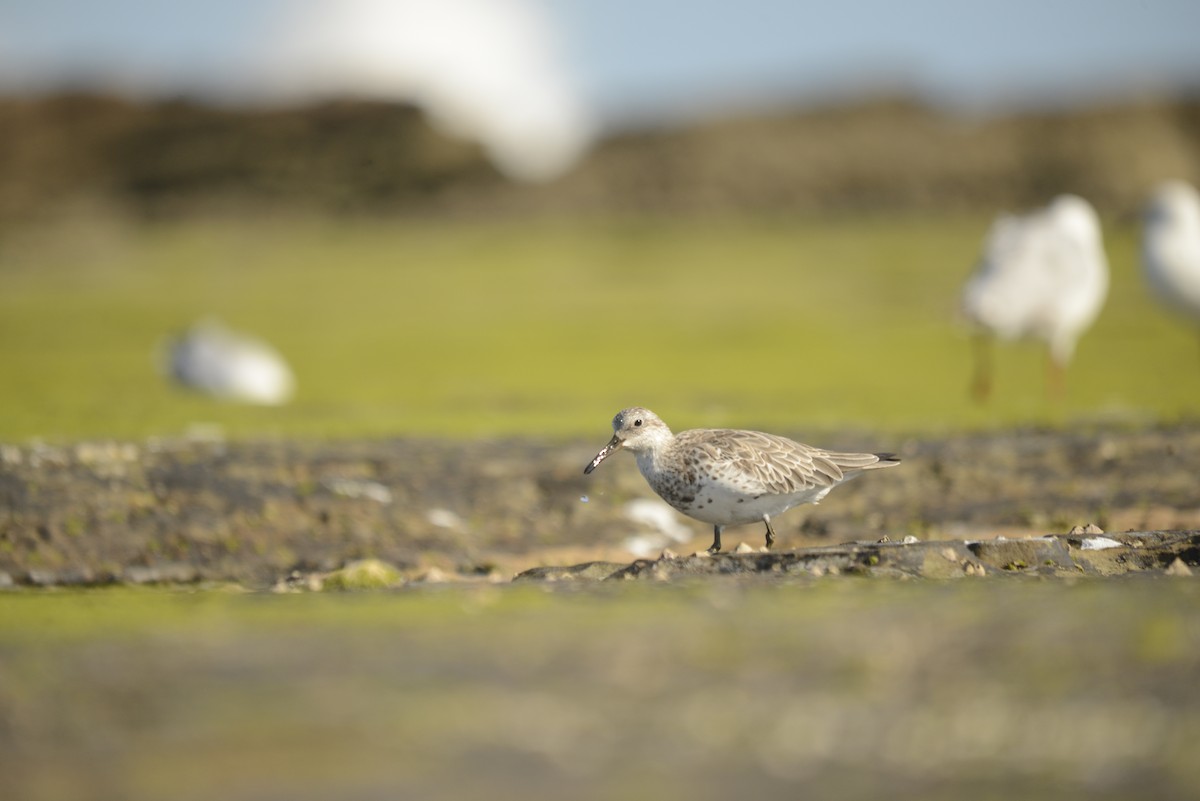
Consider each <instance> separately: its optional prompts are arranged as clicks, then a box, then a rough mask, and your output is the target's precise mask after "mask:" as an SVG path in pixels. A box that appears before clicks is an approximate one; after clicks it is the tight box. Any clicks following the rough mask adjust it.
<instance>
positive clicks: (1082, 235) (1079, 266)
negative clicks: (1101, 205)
mask: <svg viewBox="0 0 1200 801" xmlns="http://www.w3.org/2000/svg"><path fill="white" fill-rule="evenodd" d="M1107 294H1108V260H1107V259H1106V258H1105V255H1104V242H1103V239H1102V237H1101V233H1100V219H1099V217H1097V215H1096V211H1095V209H1093V208H1092V206H1091V204H1090V203H1088V202H1087V201H1086V200H1084V199H1083V198H1081V197H1077V196H1075V195H1059V196H1058V197H1057V198H1055V199H1054V200H1053V201H1052V202H1051V203H1050V205H1048V206H1046V207H1045V208H1044V209H1038V210H1037V211H1034V212H1031V213H1029V214H1026V215H1022V216H1013V215H1004V216H1001V217H999V218H997V219H996V221H995V222H994V223H992V228H991V230H990V231H989V232H988V235H987V239H986V240H985V242H984V247H983V253H982V254H981V256H980V258H979V263H978V265H977V266H976V269H975V272H974V274H973V275H972V276H971V277H970V279H969V280H968V281H967V283H966V286H965V287H964V288H963V295H962V310H963V314H964V315H965V316H966V318H967V319H968V320H969V321H970V322H971V323H972V324H973V325H974V326H975V327H976V328H977V329H978V331H979V335H978V336H977V337H976V345H975V355H976V364H975V375H974V378H973V380H972V384H971V389H972V394H973V395H974V396H975V397H976V398H977V399H978V400H985V399H986V398H987V397H988V395H989V394H990V393H991V387H992V365H991V340H992V339H993V338H999V339H1003V340H1013V339H1019V338H1024V337H1036V338H1037V339H1041V340H1043V341H1045V342H1046V345H1047V348H1048V351H1049V359H1048V361H1047V368H1048V369H1047V388H1048V391H1049V393H1050V394H1051V396H1053V397H1059V396H1061V394H1062V388H1063V373H1064V371H1065V369H1066V366H1067V364H1068V363H1069V362H1070V360H1071V356H1072V355H1073V354H1074V352H1075V343H1076V342H1077V341H1078V339H1079V337H1080V335H1081V334H1082V333H1083V332H1084V331H1085V330H1086V329H1087V328H1088V326H1090V325H1091V324H1092V322H1093V321H1094V320H1095V319H1096V315H1098V314H1099V313H1100V308H1101V307H1102V306H1103V305H1104V299H1105V297H1106V296H1107Z"/></svg>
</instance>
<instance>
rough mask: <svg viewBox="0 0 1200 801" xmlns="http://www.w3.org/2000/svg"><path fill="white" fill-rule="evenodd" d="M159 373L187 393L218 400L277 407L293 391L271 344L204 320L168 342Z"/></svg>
mask: <svg viewBox="0 0 1200 801" xmlns="http://www.w3.org/2000/svg"><path fill="white" fill-rule="evenodd" d="M162 361H163V365H162V367H163V370H164V372H166V373H167V374H168V375H169V376H170V377H171V378H173V379H175V380H176V381H178V382H179V383H180V384H183V385H184V386H186V387H190V388H191V389H195V390H199V391H200V392H204V393H206V394H208V395H212V396H213V397H215V398H220V399H222V400H231V401H239V402H242V403H255V404H261V405H265V406H277V405H279V404H283V403H286V402H287V401H288V400H290V399H291V397H292V392H293V391H294V390H295V385H296V382H295V379H294V378H293V376H292V371H291V368H289V367H288V365H287V362H285V361H284V360H283V357H282V356H280V355H279V353H278V352H276V351H275V349H274V348H272V347H271V346H270V345H268V344H267V343H266V342H263V341H262V340H260V339H257V338H255V337H251V336H248V335H246V334H241V333H238V332H236V331H231V330H230V329H228V328H226V327H225V326H224V325H222V324H221V323H220V322H217V321H216V320H203V321H201V322H198V323H196V324H194V325H193V326H192V327H191V328H189V329H188V330H187V331H185V332H184V333H183V334H181V335H179V336H178V337H176V338H174V339H172V340H171V341H170V342H168V343H167V345H166V348H165V353H164V354H163V359H162Z"/></svg>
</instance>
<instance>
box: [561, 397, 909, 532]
mask: <svg viewBox="0 0 1200 801" xmlns="http://www.w3.org/2000/svg"><path fill="white" fill-rule="evenodd" d="M613 431H614V434H613V438H612V440H611V441H610V442H609V444H608V445H607V446H605V448H604V449H603V450H602V451H601V452H600V453H598V454H597V455H596V458H595V459H593V460H592V462H591V464H589V465H588V467H587V468H586V469H585V472H588V473H590V472H591V471H592V470H593V469H594V468H595V467H596V465H598V464H599V463H600V462H601V461H603V460H604V459H605V458H607V457H608V456H609V455H610V454H611V453H613V452H614V451H617V450H620V449H622V448H624V449H625V450H629V451H631V452H632V453H633V454H634V456H635V457H636V459H637V463H638V468H639V469H640V470H641V472H642V475H643V476H644V477H645V478H646V481H647V482H648V483H649V484H650V488H651V489H653V490H654V491H655V492H656V493H658V495H659V496H660V497H661V498H662V499H663V500H665V501H666V502H667V503H669V504H670V505H671V506H672V507H674V508H675V509H677V510H679V511H680V512H682V513H683V514H685V515H688V516H689V517H692V518H695V519H696V520H701V521H703V522H706V523H711V524H712V525H713V545H712V547H711V548H710V549H709V550H710V551H712V552H716V551H718V550H720V545H721V530H722V529H723V528H724V527H726V526H732V525H739V524H743V523H752V522H759V521H761V522H763V523H765V524H766V526H767V545H768V546H770V544H771V543H772V542H773V541H774V531H773V529H772V527H771V522H770V521H771V517H772V516H775V515H779V514H782V513H783V512H786V511H787V510H788V509H790V508H792V507H793V506H798V505H800V504H802V503H818V502H820V500H821V499H822V498H824V497H825V496H826V495H827V494H828V493H829V491H830V490H832V489H833V488H834V487H836V486H837V485H838V484H841V483H842V482H844V481H847V480H849V479H851V478H853V477H854V476H855V475H857V474H858V473H860V472H861V471H863V470H870V469H873V468H878V467H891V466H893V465H896V464H899V462H900V460H899V459H897V458H896V457H894V456H892V455H890V454H874V453H837V452H835V451H826V450H822V449H820V448H814V447H812V446H810V445H804V444H801V443H799V442H793V441H792V440H790V439H786V438H784V437H778V436H775V435H773V434H764V433H762V432H759V431H739V430H735V429H693V430H690V431H683V432H680V433H679V434H672V433H671V430H670V429H669V428H668V427H667V425H666V424H665V423H664V422H663V421H662V420H661V419H659V417H658V416H657V415H656V414H654V412H651V411H650V410H648V409H643V408H640V407H633V408H630V409H625V410H623V411H622V412H620V413H619V414H617V416H616V417H615V418H613Z"/></svg>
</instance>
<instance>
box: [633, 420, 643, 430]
mask: <svg viewBox="0 0 1200 801" xmlns="http://www.w3.org/2000/svg"><path fill="white" fill-rule="evenodd" d="M641 424H642V421H641V419H640V418H639V419H637V420H634V421H633V426H634V428H637V427H638V426H640V425H641Z"/></svg>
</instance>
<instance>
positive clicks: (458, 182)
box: [0, 92, 1200, 224]
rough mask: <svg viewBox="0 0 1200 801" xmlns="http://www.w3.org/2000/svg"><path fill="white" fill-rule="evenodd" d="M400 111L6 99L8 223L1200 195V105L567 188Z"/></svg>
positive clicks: (674, 161) (842, 133) (679, 143)
mask: <svg viewBox="0 0 1200 801" xmlns="http://www.w3.org/2000/svg"><path fill="white" fill-rule="evenodd" d="M444 130H445V129H444V127H440V126H437V125H435V124H432V123H431V121H430V120H429V118H428V117H427V116H426V115H425V114H424V112H422V111H421V110H420V109H419V108H417V107H416V106H413V105H409V104H405V103H397V102H383V101H370V100H357V99H332V100H326V101H322V102H315V103H308V104H303V105H294V106H290V107H278V106H273V107H261V108H259V107H253V106H246V105H237V106H221V105H214V104H207V103H202V102H199V101H195V100H187V99H174V100H153V101H140V100H131V99H128V98H125V97H122V96H117V95H110V94H99V93H90V92H60V93H55V94H47V95H40V96H31V95H24V96H8V97H0V140H2V141H3V142H4V143H5V146H4V147H3V148H0V224H3V223H13V222H20V221H27V220H37V219H44V218H48V217H49V218H53V217H55V216H61V215H64V214H71V213H74V212H83V213H98V212H103V213H106V214H114V215H119V216H130V217H133V218H150V219H158V218H164V217H167V218H169V217H175V216H182V215H192V214H218V215H219V214H238V215H241V214H244V213H246V212H248V211H269V212H272V213H290V212H296V213H302V214H303V213H319V214H335V215H409V216H430V215H434V216H452V217H457V216H469V217H480V216H481V217H491V216H514V215H515V216H528V215H564V214H596V215H603V214H617V215H629V214H662V215H677V214H713V213H715V214H725V213H747V214H772V213H780V214H827V213H828V214H843V213H845V214H850V213H907V212H911V213H928V212H938V213H959V212H961V213H974V212H987V213H989V214H990V213H993V212H994V211H995V210H996V209H997V208H1007V209H1019V208H1027V207H1031V206H1035V205H1038V204H1041V203H1044V202H1046V201H1047V200H1048V199H1049V198H1050V197H1052V196H1053V195H1055V194H1058V193H1062V192H1072V193H1075V194H1078V195H1081V196H1083V197H1085V198H1087V199H1088V200H1089V201H1091V202H1092V203H1093V204H1095V205H1096V207H1097V209H1098V210H1099V211H1100V213H1101V215H1102V216H1123V215H1128V214H1133V213H1134V212H1135V211H1136V209H1137V208H1138V207H1139V206H1140V204H1141V203H1142V202H1143V201H1144V200H1145V198H1146V196H1147V194H1148V193H1149V192H1150V190H1151V189H1152V187H1153V186H1154V184H1156V183H1158V182H1159V181H1162V180H1166V179H1181V180H1186V181H1191V182H1192V183H1197V182H1200V99H1198V98H1196V97H1195V96H1189V95H1181V96H1178V97H1163V98H1150V97H1146V98H1139V99H1131V100H1128V101H1123V102H1118V101H1107V102H1105V103H1097V104H1092V105H1085V106H1075V107H1071V108H1056V109H1039V110H1027V111H1021V112H1011V113H1006V114H1003V115H980V114H971V113H965V112H961V111H948V110H945V109H941V108H937V107H934V106H932V105H929V104H926V103H923V102H921V101H919V100H917V99H914V98H913V97H910V96H904V95H896V96H876V97H872V98H865V99H862V98H860V99H858V100H855V101H853V102H845V103H829V104H827V105H824V106H820V107H805V108H778V109H776V110H773V111H763V112H756V113H754V114H753V115H747V116H741V117H733V118H723V119H712V120H706V121H701V122H692V123H688V124H679V125H676V126H660V127H655V128H647V129H641V130H630V131H624V132H617V133H611V134H609V135H608V136H607V137H605V138H603V139H601V140H599V141H598V142H597V143H596V144H595V145H594V146H593V148H592V149H591V150H590V151H589V152H588V153H586V154H585V155H584V156H582V157H581V158H580V159H579V161H578V162H577V163H576V164H575V166H574V167H573V168H572V169H570V170H568V171H567V172H566V173H565V174H563V175H561V176H560V177H558V178H556V179H553V180H549V181H544V182H540V183H521V182H518V181H514V180H512V179H510V178H508V177H506V176H505V175H504V174H502V173H501V172H500V171H498V170H497V169H496V168H495V167H494V166H493V165H492V162H491V161H490V160H489V157H488V154H487V153H486V152H485V150H484V149H483V148H482V147H481V146H479V145H478V144H476V143H474V142H471V141H468V140H467V139H458V138H455V137H454V136H452V135H449V134H447V133H445V132H444Z"/></svg>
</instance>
